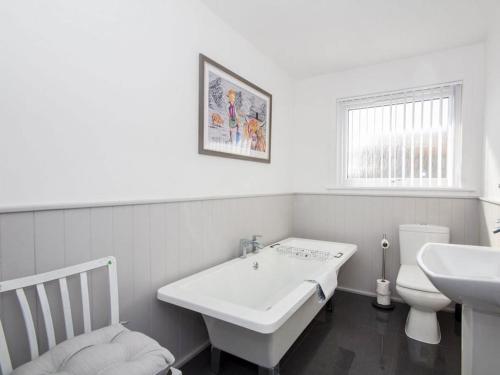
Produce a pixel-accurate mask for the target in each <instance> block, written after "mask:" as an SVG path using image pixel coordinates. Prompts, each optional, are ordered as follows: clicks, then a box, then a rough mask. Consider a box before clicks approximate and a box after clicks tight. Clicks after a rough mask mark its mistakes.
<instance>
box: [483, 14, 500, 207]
mask: <svg viewBox="0 0 500 375" xmlns="http://www.w3.org/2000/svg"><path fill="white" fill-rule="evenodd" d="M498 13H499V14H500V11H499V12H498ZM496 22H498V19H497V20H496ZM495 26H496V27H494V28H493V29H492V30H491V32H490V33H489V36H488V40H487V42H486V102H485V103H486V108H485V125H484V154H485V160H484V165H485V166H484V196H485V197H488V198H490V199H494V200H497V201H500V26H498V25H495Z"/></svg>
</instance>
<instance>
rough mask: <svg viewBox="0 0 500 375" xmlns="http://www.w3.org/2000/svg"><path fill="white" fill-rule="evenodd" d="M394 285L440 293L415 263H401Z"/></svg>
mask: <svg viewBox="0 0 500 375" xmlns="http://www.w3.org/2000/svg"><path fill="white" fill-rule="evenodd" d="M396 285H399V286H400V287H403V288H406V289H413V290H415V291H420V292H426V293H439V294H441V292H440V291H439V290H437V289H436V287H435V286H434V285H432V283H431V282H430V281H429V279H428V278H427V276H426V275H425V274H424V271H422V270H421V269H420V268H419V267H418V266H417V265H409V264H403V265H401V268H400V269H399V273H398V278H397V279H396Z"/></svg>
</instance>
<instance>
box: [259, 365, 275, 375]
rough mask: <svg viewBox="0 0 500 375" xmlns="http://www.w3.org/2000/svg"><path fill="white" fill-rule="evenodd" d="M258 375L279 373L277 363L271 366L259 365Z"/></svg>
mask: <svg viewBox="0 0 500 375" xmlns="http://www.w3.org/2000/svg"><path fill="white" fill-rule="evenodd" d="M259 375H280V365H279V364H278V365H276V366H274V367H272V368H266V367H261V366H259Z"/></svg>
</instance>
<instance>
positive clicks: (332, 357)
mask: <svg viewBox="0 0 500 375" xmlns="http://www.w3.org/2000/svg"><path fill="white" fill-rule="evenodd" d="M371 300H372V299H371V298H370V297H365V296H360V295H357V294H352V293H346V292H340V291H339V292H336V293H335V303H334V311H333V312H327V311H326V310H322V311H320V312H319V313H318V315H317V316H316V317H315V319H314V320H313V321H312V322H311V324H310V325H309V326H308V327H307V328H306V329H305V330H304V332H303V333H302V335H301V336H300V337H299V338H298V339H297V341H296V342H295V343H294V345H292V347H291V348H290V350H289V351H288V352H287V353H286V354H285V356H284V357H283V359H282V361H281V364H280V367H281V374H282V375H306V374H308V375H312V374H313V375H323V374H324V375H327V374H328V375H412V374H418V375H459V374H460V358H461V357H460V347H461V344H460V324H459V323H457V322H456V321H455V319H454V315H453V314H451V313H449V312H440V313H439V314H438V319H439V322H440V325H441V334H442V340H441V343H440V344H439V345H429V344H423V343H420V342H418V341H415V340H412V339H410V338H408V337H406V335H405V333H404V326H405V322H406V316H407V314H408V311H409V307H408V306H407V305H404V304H399V303H398V304H396V308H395V309H394V310H393V311H389V312H388V311H380V310H377V309H375V308H373V307H372V306H371ZM182 370H183V374H184V375H209V374H212V372H211V371H210V351H209V350H205V351H204V352H202V353H200V354H199V355H198V356H197V357H195V358H194V359H193V360H191V361H190V362H189V363H188V364H186V365H185V366H184V367H183V368H182ZM220 374H221V375H233V374H234V375H246V374H249V375H250V374H252V375H253V374H257V367H256V366H255V365H253V364H251V363H248V362H246V361H244V360H242V359H239V358H237V357H234V356H231V355H229V354H226V353H224V354H223V356H222V358H221V372H220Z"/></svg>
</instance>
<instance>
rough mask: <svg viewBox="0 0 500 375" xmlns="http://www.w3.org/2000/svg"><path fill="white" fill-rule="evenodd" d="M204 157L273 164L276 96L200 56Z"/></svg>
mask: <svg viewBox="0 0 500 375" xmlns="http://www.w3.org/2000/svg"><path fill="white" fill-rule="evenodd" d="M199 95H200V97H199V120H200V124H199V135H198V151H199V153H200V154H207V155H215V156H223V157H227V158H236V159H244V160H252V161H258V162H262V163H270V162H271V116H272V95H271V94H269V93H268V92H266V91H264V90H262V89H261V88H260V87H258V86H256V85H254V84H253V83H251V82H249V81H247V80H246V79H244V78H242V77H240V76H239V75H237V74H235V73H233V72H231V71H230V70H229V69H226V68H224V67H223V66H222V65H220V64H218V63H216V62H215V61H213V60H211V59H209V58H208V57H206V56H204V55H202V54H200V93H199Z"/></svg>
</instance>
